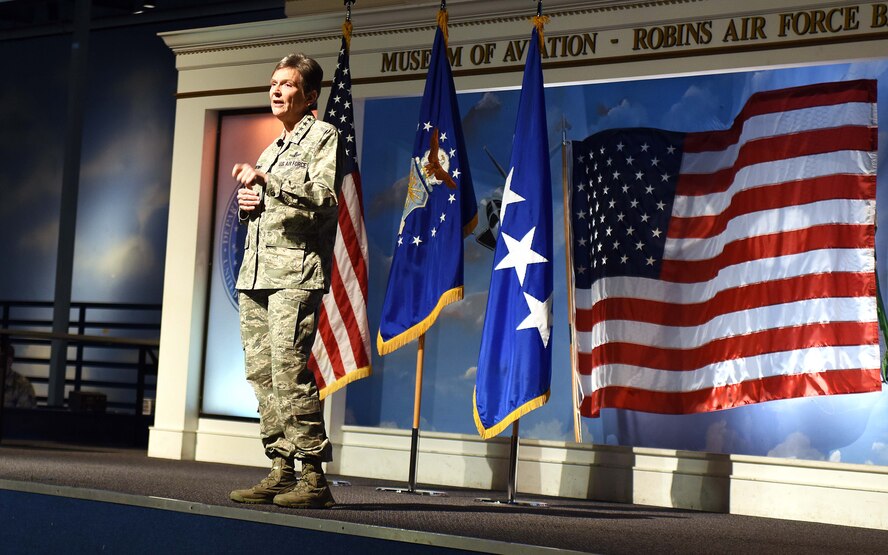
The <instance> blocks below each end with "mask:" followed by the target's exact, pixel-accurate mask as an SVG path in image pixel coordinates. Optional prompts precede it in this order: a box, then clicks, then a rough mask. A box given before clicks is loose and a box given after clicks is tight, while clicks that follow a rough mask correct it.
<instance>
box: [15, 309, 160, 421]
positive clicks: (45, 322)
mask: <svg viewBox="0 0 888 555" xmlns="http://www.w3.org/2000/svg"><path fill="white" fill-rule="evenodd" d="M52 309H53V304H52V303H51V302H42V301H0V336H6V337H7V338H8V339H9V342H10V343H11V344H12V345H13V347H15V349H16V355H15V357H14V360H13V369H16V368H21V367H27V368H28V369H29V371H28V372H27V376H26V377H27V378H28V380H29V381H30V382H31V383H32V384H33V385H35V386H37V387H35V389H38V390H40V389H43V388H42V386H43V385H47V386H48V383H49V372H50V369H49V368H50V363H49V361H50V356H49V350H50V345H51V343H52V341H53V340H63V341H65V342H67V343H68V360H67V365H66V369H67V371H66V376H65V389H66V390H67V391H68V394H69V395H70V392H71V391H78V392H79V391H91V392H98V393H104V394H106V398H107V402H106V407H107V409H108V411H109V412H117V413H124V414H133V415H134V416H136V417H137V418H138V417H141V415H142V409H143V403H144V400H145V399H146V396H147V395H150V394H151V393H152V392H153V391H155V388H156V379H154V377H155V376H156V373H157V352H158V347H159V337H160V312H161V305H156V304H132V303H84V302H72V303H71V318H70V326H69V331H70V333H68V334H54V333H52V332H51V330H52ZM35 347H36V348H35ZM43 351H45V356H43V355H44V353H43ZM20 373H21V372H20ZM23 375H24V373H23ZM69 395H66V396H65V397H66V399H69ZM36 401H37V406H38V407H46V406H47V395H45V394H38V395H36ZM67 404H69V403H68V402H67V400H66V405H67ZM53 408H63V407H53ZM0 419H2V403H0ZM0 426H2V420H0ZM0 433H2V427H0Z"/></svg>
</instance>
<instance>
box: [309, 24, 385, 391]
mask: <svg viewBox="0 0 888 555" xmlns="http://www.w3.org/2000/svg"><path fill="white" fill-rule="evenodd" d="M324 121H326V122H327V123H330V124H332V125H335V126H336V128H337V129H338V130H339V140H340V141H342V143H343V145H344V147H343V150H344V151H345V169H344V173H345V177H344V179H343V180H342V190H341V192H340V193H339V225H338V230H337V232H336V243H335V245H334V246H333V267H332V278H331V283H330V291H329V292H328V293H327V294H326V295H324V300H323V302H322V303H321V308H320V311H319V313H318V333H317V336H316V337H315V342H314V346H313V347H312V349H311V358H310V359H309V361H308V366H309V368H311V370H312V372H314V375H315V379H316V380H317V383H318V391H319V393H320V398H321V399H323V398H325V397H326V396H327V395H329V394H331V393H333V392H334V391H337V390H339V389H341V388H343V387H345V386H346V385H348V384H349V383H351V382H353V381H355V380H358V379H360V378H365V377H367V376H369V375H370V326H369V324H368V322H367V234H366V232H365V228H364V203H363V200H362V196H361V175H360V173H359V172H358V158H357V154H358V153H357V143H356V142H355V124H354V110H353V105H352V95H351V74H350V71H349V65H348V45H347V44H346V40H345V37H343V39H342V48H341V49H340V50H339V59H338V61H337V64H336V73H335V75H334V77H333V84H332V86H331V90H330V99H329V100H328V101H327V111H326V112H325V113H324Z"/></svg>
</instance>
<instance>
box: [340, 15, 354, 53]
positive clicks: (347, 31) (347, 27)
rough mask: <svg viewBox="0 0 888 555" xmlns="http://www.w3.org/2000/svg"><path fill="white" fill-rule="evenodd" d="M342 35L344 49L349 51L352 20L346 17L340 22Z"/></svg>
mask: <svg viewBox="0 0 888 555" xmlns="http://www.w3.org/2000/svg"><path fill="white" fill-rule="evenodd" d="M342 37H343V38H344V39H345V49H346V50H347V51H350V50H351V44H352V22H351V21H349V20H348V19H346V20H345V23H343V24H342Z"/></svg>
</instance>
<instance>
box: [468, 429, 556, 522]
mask: <svg viewBox="0 0 888 555" xmlns="http://www.w3.org/2000/svg"><path fill="white" fill-rule="evenodd" d="M518 422H519V420H516V421H515V422H514V423H513V424H512V452H511V453H510V454H509V486H508V490H507V492H506V494H507V498H506V499H494V498H491V497H478V498H476V499H475V501H476V502H478V503H490V504H493V505H519V506H522V507H548V506H549V504H548V503H545V502H543V501H527V500H517V499H515V481H516V479H517V478H518Z"/></svg>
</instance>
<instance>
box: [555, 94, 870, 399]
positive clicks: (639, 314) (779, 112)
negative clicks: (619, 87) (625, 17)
mask: <svg viewBox="0 0 888 555" xmlns="http://www.w3.org/2000/svg"><path fill="white" fill-rule="evenodd" d="M876 146H877V127H876V83H875V81H868V80H860V81H847V82H836V83H822V84H816V85H810V86H803V87H795V88H789V89H781V90H774V91H767V92H760V93H756V94H754V95H752V96H751V97H750V98H749V100H748V101H747V103H746V104H745V106H744V107H743V109H742V110H741V112H740V114H739V115H738V116H737V117H736V119H735V121H734V123H733V125H732V126H731V128H730V129H726V130H723V131H712V132H700V133H676V132H669V131H662V130H658V129H650V128H633V129H613V130H607V131H603V132H600V133H596V134H594V135H591V136H590V137H588V138H586V139H585V140H583V141H575V142H573V144H572V151H573V159H574V163H573V172H572V178H571V181H572V190H571V203H570V213H571V220H572V229H571V233H572V238H571V240H572V249H573V276H574V299H575V303H574V304H575V310H576V312H575V334H576V337H575V340H576V349H577V353H578V354H577V375H576V376H575V378H576V380H577V383H578V386H579V387H578V395H579V396H580V399H579V404H580V411H581V414H583V415H584V416H597V415H598V414H599V411H600V410H601V409H602V408H608V407H611V408H622V409H631V410H638V411H645V412H654V413H667V414H686V413H695V412H705V411H714V410H720V409H727V408H731V407H736V406H741V405H746V404H751V403H758V402H762V401H769V400H775V399H787V398H793V397H802V396H811V395H827V394H839V393H857V392H868V391H878V390H880V389H881V378H880V369H879V366H880V364H879V362H880V360H879V339H878V328H877V325H878V324H877V312H876V278H875V260H874V241H875V226H874V223H875V198H876V150H877V148H876Z"/></svg>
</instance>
